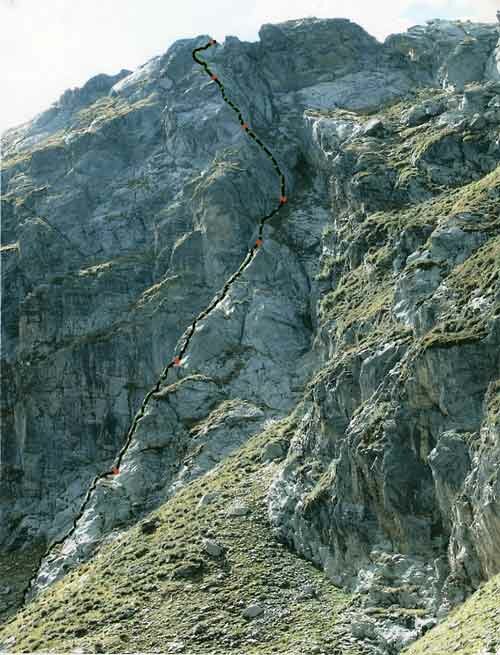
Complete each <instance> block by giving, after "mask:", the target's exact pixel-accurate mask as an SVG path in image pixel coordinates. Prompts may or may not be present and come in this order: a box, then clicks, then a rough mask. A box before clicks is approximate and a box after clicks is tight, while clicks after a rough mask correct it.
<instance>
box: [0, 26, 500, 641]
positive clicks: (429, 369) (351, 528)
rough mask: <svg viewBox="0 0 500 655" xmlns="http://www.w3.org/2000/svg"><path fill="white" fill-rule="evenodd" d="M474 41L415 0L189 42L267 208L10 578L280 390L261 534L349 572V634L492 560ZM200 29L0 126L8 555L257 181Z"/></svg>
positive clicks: (492, 568)
mask: <svg viewBox="0 0 500 655" xmlns="http://www.w3.org/2000/svg"><path fill="white" fill-rule="evenodd" d="M499 36H500V35H499V31H498V26H496V25H493V24H492V25H486V24H474V23H461V22H460V21H456V22H450V21H431V22H430V23H428V24H427V25H426V26H418V27H414V28H411V29H410V30H409V31H408V32H407V33H405V34H400V35H392V36H390V37H389V38H388V39H387V40H386V41H385V43H384V44H381V43H378V42H377V41H376V40H375V39H373V38H372V37H371V36H369V35H368V34H367V33H366V32H364V30H362V28H360V27H358V26H357V25H354V24H352V23H350V22H349V21H346V20H318V19H304V20H297V21H289V22H287V23H282V24H278V25H265V26H263V27H262V29H261V32H260V41H259V42H257V43H244V42H241V41H239V40H238V39H237V38H236V37H227V39H226V40H225V42H224V44H222V45H219V46H218V48H217V49H216V50H214V51H213V52H212V51H210V52H207V54H206V57H207V60H208V59H209V60H210V65H211V67H213V68H214V69H216V70H217V71H218V74H219V75H220V77H221V79H222V78H223V80H224V86H225V88H226V91H227V93H228V94H229V95H230V96H231V98H232V99H233V100H234V102H235V103H236V104H237V105H238V106H239V107H241V109H242V112H243V114H244V116H245V117H246V118H247V119H248V121H249V122H250V124H251V125H252V127H253V128H254V129H255V131H256V132H257V133H258V134H259V136H260V138H261V139H262V140H263V141H264V142H265V143H266V144H267V145H268V146H269V147H270V148H271V149H272V151H273V154H274V155H275V157H276V158H277V159H278V160H279V162H280V166H281V167H282V169H283V171H284V172H285V175H286V178H287V185H288V188H289V190H290V192H289V198H290V201H289V203H288V204H287V206H286V208H285V209H284V210H283V211H282V212H280V214H279V217H276V218H275V219H272V220H271V221H270V222H269V224H268V225H267V227H266V231H265V238H264V245H263V247H262V249H261V251H260V252H259V254H258V256H257V257H256V258H255V259H254V260H253V261H252V263H251V264H250V266H249V267H248V269H247V270H246V271H245V274H244V276H242V277H241V278H239V279H238V281H237V282H236V283H235V284H234V285H233V286H232V287H231V289H230V292H229V294H228V295H227V297H226V298H225V299H224V301H223V302H221V303H220V304H219V305H218V306H217V307H216V308H215V309H214V310H213V311H212V312H210V314H209V315H208V316H207V317H206V318H205V319H204V320H203V321H202V322H200V323H199V324H198V326H197V329H196V332H195V334H194V336H193V339H192V342H191V345H190V348H189V351H188V352H187V354H186V357H185V358H184V359H183V363H182V367H181V368H180V369H176V371H177V373H176V377H175V378H174V379H173V378H169V380H168V382H167V383H166V384H165V385H164V386H163V387H162V389H161V390H160V392H159V393H158V394H156V395H155V397H154V401H153V402H152V403H151V405H150V406H148V409H147V413H146V416H145V417H144V418H143V419H142V420H141V421H140V422H139V426H138V429H137V432H136V434H135V436H134V439H133V442H132V444H131V447H130V448H129V449H128V451H127V453H126V456H125V458H124V460H123V464H122V467H121V469H120V473H119V475H117V476H116V477H115V478H113V479H112V480H110V481H107V482H105V483H103V484H100V485H98V487H97V489H96V492H95V493H94V494H93V495H92V499H91V502H90V503H89V505H88V507H87V508H86V511H85V513H84V515H83V516H82V518H81V520H80V521H79V522H78V526H77V529H76V531H75V532H74V534H73V535H72V537H71V539H69V540H66V541H65V542H64V544H63V546H62V547H61V549H58V550H57V553H54V554H53V556H51V557H50V558H47V559H46V560H44V562H43V564H42V567H41V569H40V571H39V573H38V576H37V578H36V584H35V589H36V590H39V589H41V588H44V587H47V586H49V585H50V584H51V583H53V582H54V581H55V580H56V579H58V578H60V577H62V576H63V575H64V574H65V573H66V572H67V571H68V570H69V569H72V568H74V567H75V566H77V565H78V564H80V563H81V562H83V561H87V560H88V559H89V558H90V557H91V556H92V553H93V552H94V551H95V549H96V547H98V546H99V545H101V544H102V543H103V542H104V543H105V542H107V541H111V542H112V541H113V540H114V539H116V538H117V535H119V534H120V533H121V531H122V530H126V529H128V528H129V526H131V525H133V524H135V523H137V522H138V521H139V520H140V519H141V518H142V517H143V516H144V515H145V514H146V513H147V512H149V511H151V510H152V509H154V508H157V507H158V506H160V505H161V504H164V503H166V504H167V506H168V503H169V502H171V501H170V500H169V499H172V498H173V497H176V496H177V495H178V494H179V493H180V492H181V490H182V489H184V488H185V487H188V488H189V485H191V484H193V481H194V480H195V479H197V478H200V477H202V476H207V475H208V476H209V475H211V474H210V472H211V471H212V469H214V467H217V466H218V465H219V463H221V462H223V461H224V460H226V459H228V458H229V459H230V458H231V457H232V456H234V454H235V453H236V452H239V450H240V449H241V448H242V447H244V446H245V444H246V443H247V442H248V441H249V439H251V438H252V437H253V436H254V435H258V434H259V433H262V432H264V433H265V431H266V430H268V429H269V426H270V425H273V423H274V422H275V421H277V420H280V419H283V418H284V417H286V416H287V415H289V414H291V413H292V412H293V415H294V417H295V419H294V421H295V422H294V425H293V430H292V431H291V432H290V434H289V435H288V438H287V439H282V440H277V441H273V442H272V443H270V444H269V445H267V446H266V449H265V450H264V451H263V454H262V466H263V467H269V466H272V467H273V471H272V473H273V474H272V480H271V481H270V482H269V485H268V487H267V508H268V516H269V520H270V523H271V526H272V527H271V528H270V529H272V531H273V534H274V535H275V537H277V538H278V540H280V541H281V542H282V543H285V544H286V545H287V546H289V547H290V548H291V549H292V550H293V551H295V552H297V553H299V554H300V555H301V556H303V557H305V558H306V559H308V560H310V561H312V562H313V563H314V564H315V565H317V566H318V567H320V568H321V569H323V570H324V571H325V573H326V574H327V576H328V577H329V578H330V580H331V581H332V582H333V583H335V584H337V585H342V586H344V587H346V588H347V589H349V590H350V591H352V592H356V593H358V594H360V598H361V603H360V608H359V616H360V617H361V618H358V620H357V623H354V624H353V635H354V636H355V637H356V639H357V640H358V641H359V642H360V643H361V642H362V641H363V640H364V642H365V646H366V647H367V648H368V647H370V648H372V649H373V650H372V652H374V653H375V652H377V653H393V652H397V651H398V650H400V649H401V648H402V647H403V646H404V645H405V644H406V643H409V642H410V641H412V640H414V639H415V638H416V637H418V635H419V634H421V633H422V632H424V631H425V630H426V629H428V627H429V626H430V625H431V624H432V622H433V621H434V620H435V617H438V618H439V617H440V616H442V615H445V614H446V613H447V612H448V611H449V609H450V608H451V607H453V606H455V605H456V604H457V603H459V602H460V601H462V600H464V599H465V598H466V597H467V596H468V595H469V594H470V593H471V592H472V591H474V590H475V589H476V588H477V587H478V586H479V585H480V584H481V582H482V581H484V580H486V579H488V578H490V577H492V576H493V575H495V574H496V573H498V572H499V571H500V546H499V543H500V519H499V518H498V517H499V516H500V480H499V477H498V471H499V467H500V433H499V427H498V426H499V423H498V421H499V407H500V403H499V395H500V394H499V388H500V387H499V378H500V360H499V358H500V347H499V346H500V324H499V320H500V311H499V298H500V285H499V270H500V218H499V204H500V203H499V201H500V167H499V163H500V137H499V125H500V73H499V69H498V61H499V55H498V53H499V52H500V40H499ZM208 38H209V37H208V36H200V37H197V38H194V39H184V40H181V41H177V42H176V43H175V44H174V45H173V46H172V47H171V48H170V49H169V50H168V51H167V53H166V54H165V55H163V56H161V57H157V58H155V59H153V60H151V61H150V62H148V63H147V64H145V65H144V66H142V67H141V68H140V69H138V70H137V71H135V72H133V73H130V72H129V71H121V73H119V74H118V75H117V76H114V77H109V76H97V77H96V78H93V79H92V80H90V81H89V82H88V83H87V84H86V85H85V86H84V87H83V88H82V89H79V90H73V91H71V92H66V93H65V94H64V95H63V96H62V97H61V99H60V100H59V101H58V102H57V103H55V104H54V105H53V106H52V107H51V108H50V109H49V110H48V111H46V112H44V113H42V114H40V115H39V116H38V117H36V118H35V119H34V120H33V121H31V122H30V123H27V124H25V125H23V126H21V127H20V128H16V129H13V130H10V131H8V132H7V133H6V134H5V136H4V144H3V152H4V161H3V167H2V188H3V190H4V194H3V197H2V219H3V230H2V234H3V240H4V242H3V244H2V250H1V255H2V259H3V262H2V267H3V268H2V270H3V275H2V284H3V299H4V300H3V319H4V320H3V323H2V376H3V380H2V389H3V390H4V393H3V395H2V396H3V397H2V441H1V450H0V455H1V457H0V520H1V521H0V543H1V544H2V545H3V548H4V549H7V550H9V551H10V552H17V551H18V550H20V549H21V550H22V548H23V547H25V546H26V544H30V545H33V544H37V543H40V542H41V543H45V542H51V541H52V540H55V539H61V538H62V537H63V536H64V535H65V534H66V532H67V531H68V528H69V527H70V526H71V525H72V521H73V517H74V515H75V512H76V511H77V509H78V507H79V506H80V504H81V501H82V498H83V497H84V494H85V493H86V489H87V487H88V484H89V482H90V481H91V480H92V479H93V477H94V476H95V474H96V473H98V472H100V471H101V470H103V469H104V468H105V467H107V466H109V465H110V464H111V462H112V461H113V459H114V456H115V454H116V453H117V452H118V451H119V449H120V448H121V446H122V444H123V441H124V437H125V434H126V431H127V428H128V425H129V423H130V421H131V419H132V417H133V415H134V414H135V411H136V410H137V408H138V406H139V405H140V403H141V402H142V398H143V397H144V395H145V394H146V393H147V391H148V390H149V389H150V388H151V386H152V385H153V384H154V383H155V381H156V380H157V379H158V374H159V372H160V371H161V370H162V369H163V367H164V366H165V364H166V363H167V362H168V361H169V360H170V359H171V358H172V356H173V354H174V353H175V352H176V351H177V348H176V344H178V343H180V340H181V339H182V336H183V334H184V331H185V330H186V328H187V326H189V325H190V323H191V321H192V319H193V317H194V316H196V315H197V314H198V313H199V312H200V311H201V310H202V309H203V308H204V307H205V306H206V305H208V303H209V302H210V301H211V300H212V298H213V297H214V295H215V294H216V293H217V291H218V290H219V289H220V288H221V286H222V285H223V284H224V282H225V280H226V279H227V278H228V277H229V276H230V275H231V274H232V273H233V271H235V270H236V269H237V268H238V266H239V265H240V262H241V261H242V260H243V258H244V257H245V255H246V253H247V252H248V248H249V246H250V244H252V243H253V241H254V239H255V235H256V229H257V225H258V221H259V218H260V217H261V216H262V215H263V214H265V213H266V212H268V211H269V210H270V208H271V207H273V206H274V205H275V204H276V198H277V196H278V195H279V185H278V183H277V180H276V174H275V171H274V169H273V167H272V165H271V164H270V163H269V161H268V160H267V159H266V157H265V156H263V155H262V153H261V152H260V151H259V149H258V148H257V147H256V146H255V144H252V143H251V142H249V140H248V139H247V137H246V135H245V133H244V132H243V131H242V130H241V128H240V126H239V124H238V123H237V121H235V119H234V115H233V114H232V112H231V111H230V109H229V108H228V107H227V105H225V103H224V102H223V100H222V99H221V97H220V94H219V92H218V89H217V87H216V85H214V84H211V83H210V80H209V79H207V78H206V76H205V75H204V74H203V71H200V70H199V68H198V67H197V66H196V65H195V64H194V62H193V60H192V56H191V53H192V50H193V48H195V47H197V46H199V45H202V44H203V43H205V42H206V41H207V40H208ZM217 470H218V469H217V468H216V471H215V473H214V474H217ZM266 470H267V469H266ZM211 502H212V501H211V500H210V498H208V499H207V498H205V500H204V499H203V498H201V499H200V507H203V506H205V504H206V506H207V507H208V508H209V507H210V506H211ZM229 509H230V508H228V510H229ZM63 582H64V581H63ZM48 593H50V587H49V592H48ZM250 601H252V599H249V603H250ZM256 605H258V606H259V607H260V606H261V604H259V603H256ZM248 606H249V607H250V606H252V607H253V606H254V603H253V602H252V603H250V604H249V605H248ZM373 608H379V609H380V616H379V617H378V618H377V616H375V615H374V614H373ZM395 608H396V609H398V611H399V614H398V612H397V611H396V610H395ZM28 609H29V608H28ZM243 609H245V608H243ZM263 614H264V615H265V611H264V610H263ZM257 619H258V617H257V615H256V620H257Z"/></svg>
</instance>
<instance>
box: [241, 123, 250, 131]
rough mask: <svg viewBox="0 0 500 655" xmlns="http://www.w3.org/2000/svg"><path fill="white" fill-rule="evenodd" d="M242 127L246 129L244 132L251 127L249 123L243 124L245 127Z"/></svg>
mask: <svg viewBox="0 0 500 655" xmlns="http://www.w3.org/2000/svg"><path fill="white" fill-rule="evenodd" d="M241 127H242V129H244V130H248V128H249V125H248V123H243V125H242V126H241Z"/></svg>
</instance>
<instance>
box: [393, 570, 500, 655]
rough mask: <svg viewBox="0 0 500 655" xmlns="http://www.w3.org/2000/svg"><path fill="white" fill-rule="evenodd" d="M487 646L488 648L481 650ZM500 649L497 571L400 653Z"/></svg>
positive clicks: (459, 654)
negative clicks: (442, 620)
mask: <svg viewBox="0 0 500 655" xmlns="http://www.w3.org/2000/svg"><path fill="white" fill-rule="evenodd" d="M485 648H487V649H488V650H486V651H485V650H483V649H485ZM499 649H500V575H497V576H495V577H494V578H492V579H491V580H490V581H489V582H488V583H487V584H485V585H484V586H483V587H481V589H479V590H478V591H477V592H476V593H475V594H474V595H473V596H471V597H470V598H469V599H468V600H467V601H466V602H465V603H464V604H463V605H462V606H460V607H459V608H458V609H456V610H455V611H454V612H452V613H451V614H450V616H449V617H448V618H447V619H446V621H444V622H443V623H441V624H440V625H438V626H436V627H435V628H434V629H433V630H431V631H430V632H428V633H427V634H426V635H425V636H424V637H422V639H419V640H418V641H417V642H416V643H415V644H413V645H412V646H410V648H408V649H407V650H405V651H404V655H424V653H425V655H445V654H446V653H453V654H454V655H476V654H477V655H479V653H483V652H485V653H486V652H488V653H490V652H491V653H496V652H498V651H499Z"/></svg>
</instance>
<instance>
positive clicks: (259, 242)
mask: <svg viewBox="0 0 500 655" xmlns="http://www.w3.org/2000/svg"><path fill="white" fill-rule="evenodd" d="M263 243H264V241H262V239H257V241H256V242H255V245H256V246H257V248H260V247H261V245H262V244H263Z"/></svg>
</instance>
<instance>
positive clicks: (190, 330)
mask: <svg viewBox="0 0 500 655" xmlns="http://www.w3.org/2000/svg"><path fill="white" fill-rule="evenodd" d="M216 44H217V42H216V41H215V40H213V39H212V40H210V41H209V42H208V43H207V44H206V45H204V46H202V47H200V48H195V49H194V50H193V53H192V55H193V59H194V60H195V62H196V63H197V64H199V65H200V66H202V67H203V68H204V69H205V72H206V73H207V75H209V76H210V77H211V78H212V80H213V81H214V82H215V83H216V84H217V86H218V87H219V89H220V92H221V95H222V98H223V100H224V102H225V103H226V104H227V105H229V107H231V109H232V110H233V111H234V112H235V113H236V115H237V117H238V120H239V122H240V124H241V126H242V128H243V129H244V131H245V132H246V133H247V135H248V136H249V138H251V139H252V140H254V141H255V143H257V144H258V146H259V147H260V148H261V149H262V150H263V151H264V152H265V153H266V155H267V156H268V157H269V158H270V160H271V162H272V164H273V166H274V169H275V171H276V173H277V175H278V176H279V180H280V197H279V201H278V203H279V204H278V206H277V207H275V209H273V210H272V211H271V212H269V213H268V214H267V215H266V216H263V217H262V218H261V219H260V220H259V229H258V238H257V240H256V242H255V243H254V245H253V246H252V247H251V249H250V250H249V251H248V253H247V254H246V255H245V258H244V259H243V261H242V263H241V264H240V266H239V268H238V269H237V271H236V272H234V273H233V274H232V275H231V276H230V277H229V278H228V279H227V280H226V282H225V284H224V286H223V287H222V289H221V290H220V291H219V293H218V294H217V295H216V296H215V298H214V299H213V300H212V302H211V303H210V304H209V305H208V307H206V308H205V309H204V310H203V311H202V312H201V313H200V314H198V316H197V317H196V318H195V319H194V321H193V322H192V323H191V325H190V326H189V328H188V329H187V332H186V333H185V336H184V344H183V345H182V347H181V348H180V350H179V352H178V354H177V356H176V357H174V359H173V360H172V361H171V362H169V363H168V364H167V366H166V367H165V368H164V369H163V371H162V373H161V375H160V377H159V378H158V380H157V382H156V384H155V386H154V387H153V388H152V389H150V390H149V391H148V393H147V394H146V396H145V397H144V400H143V401H142V404H141V407H140V409H139V411H138V412H137V414H136V415H135V416H134V418H133V420H132V424H131V426H130V428H129V430H128V432H127V437H126V439H125V443H124V444H123V446H122V448H121V449H120V451H119V453H118V455H117V457H116V458H115V462H114V464H113V466H112V468H111V469H110V470H108V471H105V472H103V473H100V474H99V475H96V476H95V477H94V479H93V480H92V483H91V484H90V486H89V488H88V489H87V493H86V494H85V498H84V500H83V502H82V504H81V505H80V509H79V511H78V512H77V513H76V514H75V516H74V518H73V522H72V525H71V528H70V529H69V530H68V531H67V532H66V533H65V534H64V536H62V537H60V538H59V539H56V540H55V541H53V542H52V543H51V544H50V545H49V547H48V548H47V550H46V551H45V553H44V554H43V556H42V557H41V558H40V560H39V563H38V566H37V567H36V570H35V573H34V574H33V576H32V577H31V578H30V580H29V582H28V584H27V586H26V588H25V589H24V592H23V596H22V604H21V606H24V605H25V604H26V601H27V597H28V594H29V592H30V589H31V587H32V585H33V583H34V581H35V580H36V578H37V577H38V572H39V570H40V567H41V565H42V562H43V560H44V559H45V558H47V557H48V556H49V555H50V554H51V553H52V552H53V551H54V550H55V549H56V548H57V546H60V545H62V544H63V543H64V542H65V541H66V539H68V538H69V537H71V535H73V534H74V532H75V531H76V529H77V527H78V522H79V521H80V519H81V518H82V516H83V514H84V512H85V510H86V509H87V506H88V503H89V502H90V499H91V497H92V494H93V492H94V491H95V490H96V488H97V484H98V483H99V481H100V480H105V479H107V478H110V477H113V476H114V475H116V473H117V472H119V469H120V465H121V462H122V460H123V457H124V456H125V454H126V452H127V450H128V448H129V446H130V444H131V442H132V438H133V436H134V434H135V431H136V429H137V425H138V423H139V421H140V420H141V418H143V417H144V414H145V411H146V408H147V406H148V403H149V401H150V400H151V398H152V397H153V395H154V394H155V393H157V392H158V391H159V390H160V387H161V384H162V382H164V381H165V380H166V378H167V375H168V371H169V369H170V368H172V367H174V366H175V367H177V366H179V364H180V361H181V360H182V357H183V356H184V354H185V353H186V351H187V350H188V348H189V344H190V342H191V339H192V337H193V335H194V332H195V330H196V326H197V324H198V323H199V322H200V321H202V320H203V319H205V318H206V317H207V316H208V315H209V314H210V313H211V312H212V310H214V309H215V308H216V307H217V305H219V303H221V302H222V301H223V300H224V298H226V296H227V295H228V293H229V290H230V288H231V285H232V284H233V282H235V280H237V279H238V278H239V277H240V276H241V275H242V274H243V272H244V271H245V270H246V268H247V267H248V266H249V264H250V262H251V261H252V260H253V259H254V257H255V255H256V253H257V251H258V250H259V248H260V246H261V244H262V236H263V230H264V225H265V223H266V222H267V221H268V220H269V219H270V218H272V217H273V216H274V215H275V214H277V213H278V212H279V211H280V209H281V208H282V207H283V205H284V204H285V203H286V201H287V199H286V185H285V176H284V175H283V173H282V171H281V169H280V167H279V164H278V162H277V160H276V159H275V157H274V155H273V154H272V152H271V151H270V150H269V148H267V146H266V145H264V143H263V142H262V141H261V140H260V139H259V138H258V136H257V135H256V134H255V132H254V131H253V130H251V129H250V128H249V127H248V125H247V123H246V122H245V120H244V119H243V115H242V113H241V111H240V109H239V108H238V107H237V106H236V105H235V104H234V103H233V102H232V101H231V100H230V99H229V98H228V97H227V95H226V92H225V90H224V85H223V84H222V83H221V82H220V80H219V79H218V77H217V76H216V75H215V74H214V73H213V72H212V71H211V70H210V68H209V67H208V64H207V63H206V62H205V61H203V60H202V59H199V58H198V56H197V53H199V52H201V51H203V50H207V49H208V48H211V47H213V46H215V45H216Z"/></svg>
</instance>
